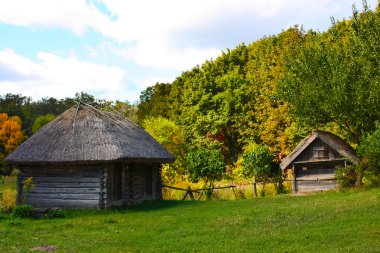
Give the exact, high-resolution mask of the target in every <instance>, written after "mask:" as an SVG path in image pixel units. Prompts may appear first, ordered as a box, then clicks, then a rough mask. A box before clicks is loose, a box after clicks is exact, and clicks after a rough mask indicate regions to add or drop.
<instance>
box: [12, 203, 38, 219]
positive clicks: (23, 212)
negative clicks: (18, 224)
mask: <svg viewBox="0 0 380 253" xmlns="http://www.w3.org/2000/svg"><path fill="white" fill-rule="evenodd" d="M12 216H13V217H15V218H34V217H35V216H36V214H35V212H34V209H33V207H32V206H31V205H18V206H16V207H15V208H13V210H12Z"/></svg>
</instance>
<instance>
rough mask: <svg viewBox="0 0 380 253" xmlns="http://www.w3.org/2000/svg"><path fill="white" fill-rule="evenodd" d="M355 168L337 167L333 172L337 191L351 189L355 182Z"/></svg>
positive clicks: (350, 166)
mask: <svg viewBox="0 0 380 253" xmlns="http://www.w3.org/2000/svg"><path fill="white" fill-rule="evenodd" d="M356 170H357V169H356V166H355V165H349V166H347V167H340V166H339V167H337V168H336V170H335V176H336V180H337V182H338V188H339V190H346V189H350V188H353V187H354V186H355V182H356V177H357V173H356Z"/></svg>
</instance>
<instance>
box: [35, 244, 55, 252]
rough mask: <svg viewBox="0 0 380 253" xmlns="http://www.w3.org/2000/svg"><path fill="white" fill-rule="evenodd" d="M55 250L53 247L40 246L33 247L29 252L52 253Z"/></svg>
mask: <svg viewBox="0 0 380 253" xmlns="http://www.w3.org/2000/svg"><path fill="white" fill-rule="evenodd" d="M56 249H57V247H55V246H53V245H40V246H37V247H33V248H31V249H30V250H31V251H42V252H54V251H55V250H56Z"/></svg>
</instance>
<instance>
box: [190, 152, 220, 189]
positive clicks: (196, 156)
mask: <svg viewBox="0 0 380 253" xmlns="http://www.w3.org/2000/svg"><path fill="white" fill-rule="evenodd" d="M184 166H185V168H186V170H187V172H188V173H189V179H190V181H191V182H198V181H199V180H203V181H204V182H205V185H206V187H212V186H213V184H214V181H216V180H219V179H220V178H221V177H222V175H223V173H224V172H225V171H226V166H225V165H224V163H223V157H222V154H221V153H220V151H218V150H207V149H200V150H198V151H193V152H190V153H188V154H187V155H186V156H185V159H184Z"/></svg>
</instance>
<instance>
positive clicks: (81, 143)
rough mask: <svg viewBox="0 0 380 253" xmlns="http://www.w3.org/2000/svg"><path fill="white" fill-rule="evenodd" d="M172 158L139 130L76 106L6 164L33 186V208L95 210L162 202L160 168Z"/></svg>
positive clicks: (107, 114) (113, 116)
mask: <svg viewBox="0 0 380 253" xmlns="http://www.w3.org/2000/svg"><path fill="white" fill-rule="evenodd" d="M174 160H175V158H174V157H173V155H171V154H170V153H169V152H168V151H167V150H166V149H165V148H164V147H163V146H161V144H159V143H158V142H157V141H156V140H155V139H154V138H153V137H151V136H150V135H149V134H148V133H147V132H145V131H144V130H143V129H142V128H140V127H139V126H138V125H136V124H134V123H133V122H131V121H130V120H128V119H127V118H125V117H123V116H121V115H120V114H117V113H111V112H103V111H100V110H97V109H95V108H94V107H92V106H90V105H87V104H83V103H79V104H78V105H77V106H74V107H72V108H70V109H68V110H67V111H65V112H64V113H62V114H61V115H60V116H58V117H57V118H56V119H55V120H54V121H52V122H50V123H48V124H47V125H45V126H44V127H43V128H41V129H40V131H38V132H37V133H35V134H34V135H32V136H31V137H30V138H29V139H28V140H26V141H25V142H24V143H23V144H22V145H20V146H19V147H18V148H17V149H16V150H15V151H14V152H13V153H12V154H10V155H9V156H8V157H6V159H5V161H6V162H7V163H9V164H13V165H16V166H17V168H18V169H19V170H20V173H19V176H18V202H19V203H20V200H21V197H22V194H21V193H22V192H23V190H24V186H23V182H24V180H25V179H26V178H29V177H32V179H33V184H34V186H33V187H32V189H31V191H30V194H29V196H28V198H27V200H26V201H27V204H31V205H33V206H35V207H64V208H96V209H105V208H107V207H111V206H120V205H132V204H135V203H139V202H142V201H145V200H153V199H161V198H162V193H161V177H160V167H161V166H160V165H161V164H162V163H169V162H173V161H174Z"/></svg>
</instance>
